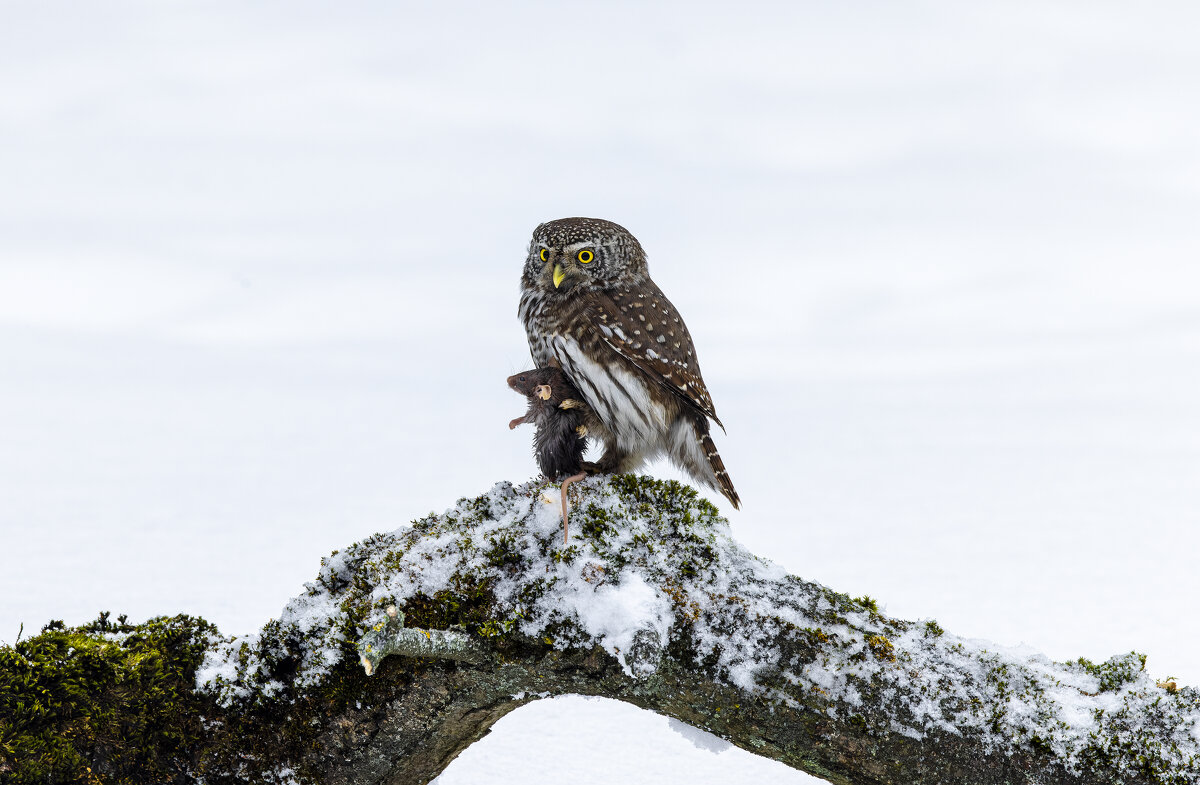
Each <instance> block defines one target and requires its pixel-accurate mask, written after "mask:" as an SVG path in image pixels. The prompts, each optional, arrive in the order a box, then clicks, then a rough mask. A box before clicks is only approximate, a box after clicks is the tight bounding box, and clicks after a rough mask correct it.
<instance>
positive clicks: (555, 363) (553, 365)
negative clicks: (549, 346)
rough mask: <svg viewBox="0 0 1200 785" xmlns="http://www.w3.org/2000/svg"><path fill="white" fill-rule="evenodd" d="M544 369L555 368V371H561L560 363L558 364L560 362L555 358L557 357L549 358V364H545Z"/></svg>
mask: <svg viewBox="0 0 1200 785" xmlns="http://www.w3.org/2000/svg"><path fill="white" fill-rule="evenodd" d="M546 367H547V368H557V369H559V370H560V371H561V370H562V363H560V362H559V361H558V358H557V357H551V358H550V362H548V363H546Z"/></svg>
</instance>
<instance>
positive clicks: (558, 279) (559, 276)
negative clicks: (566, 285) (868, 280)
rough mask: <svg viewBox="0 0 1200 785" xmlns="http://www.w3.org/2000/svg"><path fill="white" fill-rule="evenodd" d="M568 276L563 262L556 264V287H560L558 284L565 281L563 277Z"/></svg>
mask: <svg viewBox="0 0 1200 785" xmlns="http://www.w3.org/2000/svg"><path fill="white" fill-rule="evenodd" d="M566 277H567V273H566V272H565V271H564V270H563V267H562V265H561V264H556V265H554V288H555V289H557V288H558V285H559V284H560V283H562V282H563V278H566Z"/></svg>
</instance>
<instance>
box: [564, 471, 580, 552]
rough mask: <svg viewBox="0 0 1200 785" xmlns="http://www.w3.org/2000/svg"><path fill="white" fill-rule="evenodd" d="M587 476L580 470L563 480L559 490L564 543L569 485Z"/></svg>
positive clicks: (565, 541)
mask: <svg viewBox="0 0 1200 785" xmlns="http://www.w3.org/2000/svg"><path fill="white" fill-rule="evenodd" d="M586 476H587V474H586V473H585V472H580V473H579V474H576V475H573V476H571V477H568V478H567V479H565V480H563V484H562V489H561V490H560V491H559V495H560V496H562V513H563V545H566V544H567V486H568V485H570V484H571V483H573V482H576V481H577V480H582V479H583V478H584V477H586Z"/></svg>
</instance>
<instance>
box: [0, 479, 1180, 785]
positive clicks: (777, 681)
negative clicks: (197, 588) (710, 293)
mask: <svg viewBox="0 0 1200 785" xmlns="http://www.w3.org/2000/svg"><path fill="white" fill-rule="evenodd" d="M573 494H577V495H574V502H575V505H574V510H573V512H572V532H573V535H572V539H571V541H570V543H568V544H567V545H565V546H564V545H563V543H562V539H561V528H560V526H561V521H560V518H559V513H558V510H559V506H558V498H557V490H556V489H555V488H554V487H553V486H550V485H549V484H547V483H529V484H526V485H523V486H517V487H514V486H512V485H509V484H507V483H502V484H500V485H498V486H496V488H494V489H493V490H492V491H491V492H490V493H488V494H486V495H484V496H481V497H479V498H475V499H464V500H462V501H460V502H459V504H458V505H457V506H456V507H455V508H453V509H452V510H450V511H448V512H446V513H444V514H442V515H431V516H429V517H427V518H425V519H422V520H420V521H416V522H414V523H413V524H412V525H411V526H409V527H405V528H403V529H400V530H397V531H396V532H392V533H388V534H380V535H376V536H374V537H371V538H370V539H368V540H365V541H363V542H360V543H357V544H355V545H353V546H351V547H350V548H347V549H346V550H344V551H342V552H339V553H335V554H334V555H332V556H330V557H329V558H327V559H325V560H324V561H323V563H322V567H321V571H320V574H319V575H318V576H317V578H316V580H314V581H313V582H312V583H310V584H309V585H308V587H307V590H306V592H305V593H304V594H302V595H301V596H299V597H296V598H295V599H293V600H292V601H291V602H290V603H289V604H288V606H287V607H286V608H285V609H284V611H283V613H282V614H281V615H280V617H279V619H277V620H273V621H271V622H269V623H268V624H267V625H266V626H264V628H263V629H262V630H261V631H259V632H258V633H257V634H255V635H251V636H246V637H242V638H222V637H220V636H219V635H217V634H216V632H215V630H213V629H212V628H211V627H210V626H209V625H206V624H205V623H203V621H199V620H188V619H186V618H183V617H180V618H179V619H174V620H152V621H151V622H148V623H146V624H144V625H136V626H133V625H126V624H124V623H123V622H122V623H121V624H120V625H118V626H113V625H111V624H109V623H108V622H107V619H102V620H101V622H102V623H99V624H97V625H92V626H91V627H89V628H79V629H74V630H67V629H64V628H62V627H61V625H59V626H58V627H52V628H48V629H47V630H45V631H43V633H42V635H40V636H37V637H35V638H32V639H29V640H26V641H22V642H20V643H19V644H17V645H16V646H15V647H0V775H3V776H4V777H5V778H6V779H5V781H6V782H7V781H10V780H11V781H13V782H18V783H24V782H28V783H34V782H39V783H40V782H47V781H50V782H80V783H83V782H89V783H91V782H97V781H98V782H120V781H158V782H176V783H193V782H200V781H203V782H205V783H208V784H209V785H212V784H214V783H234V782H279V783H283V782H314V783H317V782H319V783H324V784H325V785H339V783H347V784H349V783H356V784H358V783H362V784H366V785H372V784H374V783H378V784H379V785H382V784H383V783H399V782H403V783H423V782H428V781H429V780H431V779H433V778H434V777H435V776H437V774H438V773H439V772H441V771H442V770H443V769H444V768H445V767H446V766H447V765H448V764H449V763H450V762H451V761H452V760H453V759H454V757H455V756H456V755H458V753H459V752H461V751H462V750H463V749H465V748H466V747H467V746H468V745H470V744H471V743H473V742H474V741H475V740H477V739H478V738H480V737H481V736H482V735H483V734H485V733H487V731H488V729H489V728H490V727H491V725H492V724H493V723H495V722H496V720H498V719H499V718H500V717H502V716H504V715H505V714H506V713H507V712H509V711H512V710H513V709H514V708H517V707H519V706H521V705H523V704H525V703H528V702H529V701H531V700H536V699H538V698H541V697H548V696H553V695H565V694H585V695H598V696H605V697H609V698H614V699H617V700H622V701H627V702H629V703H632V704H635V705H637V706H641V707H643V708H646V709H648V710H651V711H655V712H658V713H661V714H665V715H668V716H671V717H674V718H676V719H679V720H682V721H683V722H686V723H689V724H691V725H694V726H696V727H698V728H702V729H704V730H707V731H709V732H711V733H714V734H716V735H718V736H720V737H722V738H725V739H728V740H729V741H731V742H732V743H734V744H736V745H738V746H741V747H743V748H745V749H748V750H750V751H752V752H755V753H757V754H760V755H764V756H767V757H770V758H774V759H776V760H779V761H782V762H783V763H785V764H787V765H789V766H792V767H795V768H797V769H800V770H803V771H806V772H809V773H811V774H814V775H816V776H818V777H822V778H824V779H827V780H829V781H831V782H835V783H856V784H861V785H883V784H884V783H897V784H898V783H905V785H923V784H924V783H964V784H965V783H971V785H987V784H988V783H1008V784H1012V785H1017V784H1018V783H1030V784H1031V785H1032V783H1040V784H1041V785H1083V784H1084V783H1087V784H1088V785H1093V784H1097V785H1098V784H1102V783H1112V784H1114V785H1115V784H1118V783H1119V784H1122V785H1124V784H1126V783H1128V784H1129V785H1134V784H1135V783H1137V784H1142V783H1145V784H1146V785H1198V784H1200V760H1198V759H1200V749H1198V748H1200V730H1198V727H1200V692H1198V691H1197V690H1196V689H1194V688H1192V687H1188V686H1180V685H1178V684H1177V683H1176V682H1175V681H1173V680H1171V679H1165V680H1160V681H1156V680H1154V679H1152V678H1150V677H1149V675H1148V674H1147V673H1146V670H1145V663H1146V658H1145V657H1144V656H1143V655H1139V654H1135V653H1129V654H1123V655H1118V656H1115V657H1113V658H1111V659H1109V660H1108V661H1106V662H1103V663H1094V662H1090V661H1087V660H1083V659H1079V660H1075V661H1073V662H1067V663H1055V662H1051V661H1050V660H1049V659H1047V658H1045V657H1040V656H1037V655H1032V656H1031V655H1029V654H1027V653H1024V652H1013V651H1006V650H1004V649H1003V648H1001V647H996V646H992V645H990V644H984V643H980V642H979V641H971V640H966V639H961V638H958V637H956V636H954V635H953V634H952V633H950V632H947V631H946V630H944V629H943V628H942V627H941V626H940V625H939V624H937V623H936V622H934V621H924V622H921V623H917V622H911V621H905V620H902V619H894V618H891V617H888V616H886V615H885V614H884V613H882V612H881V611H880V608H879V605H878V604H877V603H876V602H875V601H874V600H872V599H871V598H869V597H859V598H856V599H855V598H851V597H850V596H848V595H845V594H840V593H838V592H835V591H831V590H830V589H827V588H826V587H824V586H821V585H819V584H816V583H812V582H809V581H805V580H802V579H800V578H797V577H795V576H790V575H787V574H786V573H785V572H784V571H783V570H782V569H780V568H779V567H777V566H775V565H772V564H771V563H770V562H768V561H766V560H763V559H761V558H758V557H756V556H754V555H752V554H749V553H747V552H746V551H745V550H743V549H742V548H741V547H740V546H739V545H738V544H737V543H736V542H735V541H734V540H733V539H732V537H731V536H730V532H729V529H728V525H727V523H726V522H725V521H724V520H723V519H721V518H720V517H719V516H718V515H717V513H716V510H715V509H714V508H713V507H712V506H711V505H709V504H708V503H707V502H706V501H704V500H703V499H700V498H699V497H698V496H697V495H696V493H695V492H694V491H693V490H692V489H690V488H687V487H685V486H681V485H679V484H676V483H671V482H660V481H657V480H653V479H650V478H644V477H632V476H618V477H612V478H595V479H590V480H587V481H585V482H582V483H579V484H578V485H577V486H575V487H574V489H573ZM201 658H203V661H202V662H201ZM369 674H373V675H369ZM193 685H195V687H193ZM126 706H131V707H136V709H128V710H126V709H124V708H123V707H126ZM122 778H123V779H122Z"/></svg>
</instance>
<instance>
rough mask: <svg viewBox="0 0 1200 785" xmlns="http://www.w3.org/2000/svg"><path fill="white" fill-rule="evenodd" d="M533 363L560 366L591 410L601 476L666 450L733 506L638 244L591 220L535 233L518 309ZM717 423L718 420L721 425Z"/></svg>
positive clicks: (708, 408) (684, 341)
mask: <svg viewBox="0 0 1200 785" xmlns="http://www.w3.org/2000/svg"><path fill="white" fill-rule="evenodd" d="M518 314H519V316H520V318H521V321H522V322H523V323H524V325H525V332H526V335H527V336H528V338H529V350H530V352H531V353H532V354H533V360H534V363H536V364H537V366H538V367H539V368H542V367H546V366H549V365H552V364H557V365H559V366H561V367H562V369H563V371H564V372H565V373H566V375H567V377H568V378H569V379H570V380H571V382H572V383H573V384H574V385H575V386H576V387H577V388H578V389H579V392H580V395H581V397H582V398H583V400H584V402H585V403H587V404H588V405H589V406H590V407H591V409H592V410H593V413H594V420H595V422H593V424H592V426H591V431H590V432H589V435H591V436H594V437H596V438H598V439H600V440H601V441H603V443H604V454H603V455H602V456H601V457H600V460H599V461H598V462H597V463H596V464H595V467H594V468H595V469H596V470H597V471H600V472H604V473H609V472H630V471H633V470H635V469H637V468H638V467H639V466H641V465H642V463H643V462H645V461H647V460H652V459H654V458H657V457H659V456H666V457H667V458H668V459H670V460H671V461H672V462H673V463H674V464H675V465H676V466H678V467H679V468H681V469H682V470H683V471H685V472H687V473H688V474H689V475H690V476H691V477H692V478H694V479H695V480H696V481H697V482H700V483H702V484H704V485H707V486H709V487H710V488H713V489H715V490H718V491H720V492H721V493H723V494H724V495H725V497H726V498H727V499H729V501H730V502H732V503H733V506H734V507H738V506H739V505H740V504H741V500H740V499H739V498H738V495H737V491H735V490H734V489H733V483H732V482H731V481H730V479H729V474H728V473H727V472H726V471H725V464H724V463H723V462H722V461H721V456H720V454H719V453H718V452H717V447H716V445H715V444H713V440H712V437H711V436H710V435H709V430H708V421H709V420H710V419H711V420H712V421H714V422H715V423H717V424H718V425H721V421H720V420H719V419H717V413H716V411H715V410H714V409H713V403H712V398H710V397H709V394H708V390H707V389H706V388H705V386H704V379H703V378H701V376H700V365H699V362H698V361H697V359H696V349H695V347H694V346H692V338H691V335H689V334H688V330H687V327H686V326H685V325H684V323H683V318H682V317H680V315H679V312H678V311H676V310H675V306H673V305H672V304H671V301H670V300H668V299H667V298H666V296H665V295H664V294H663V293H662V291H661V290H659V288H658V286H656V285H655V283H654V281H652V280H650V273H649V271H648V269H647V267H646V254H645V252H644V251H643V250H642V246H641V243H639V242H638V241H637V238H635V237H634V236H633V235H632V234H630V233H629V232H628V231H627V230H626V229H624V228H623V227H621V226H618V225H617V224H615V223H612V222H611V221H604V220H601V219H599V218H561V219H559V220H557V221H550V222H548V223H544V224H542V225H541V226H539V227H538V228H536V229H534V230H533V239H532V240H531V241H530V243H529V255H528V257H527V258H526V260H525V269H524V271H523V273H522V275H521V303H520V308H519V309H518ZM721 427H722V429H724V427H725V426H724V425H721Z"/></svg>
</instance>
